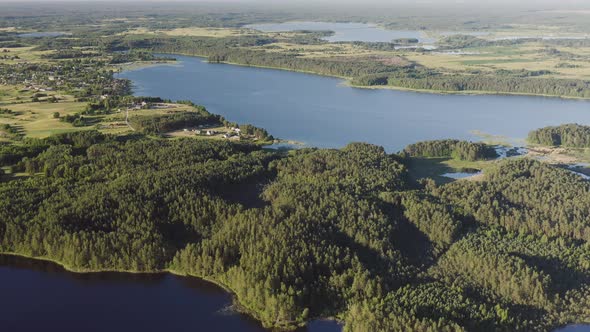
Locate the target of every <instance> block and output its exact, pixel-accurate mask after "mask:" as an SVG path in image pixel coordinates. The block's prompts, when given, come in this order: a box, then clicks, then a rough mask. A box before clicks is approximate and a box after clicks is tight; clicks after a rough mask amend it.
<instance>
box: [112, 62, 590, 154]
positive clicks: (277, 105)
mask: <svg viewBox="0 0 590 332" xmlns="http://www.w3.org/2000/svg"><path fill="white" fill-rule="evenodd" d="M175 57H176V58H177V59H178V60H179V62H178V63H177V64H174V65H170V64H163V65H156V66H150V67H145V68H140V69H135V70H130V71H126V72H123V73H121V74H119V75H118V76H119V77H121V78H128V79H130V80H132V81H133V84H134V93H135V94H136V95H140V96H141V95H144V96H159V97H162V98H169V99H172V100H192V101H193V102H195V103H197V104H201V105H204V106H206V107H207V109H208V110H209V111H211V112H213V113H216V114H221V115H223V116H225V117H226V118H227V119H228V120H231V121H236V122H238V123H250V124H253V125H256V126H259V127H263V128H265V129H267V130H268V131H269V132H270V133H271V134H273V135H274V136H275V137H280V138H283V139H289V140H295V141H299V142H303V143H306V144H308V145H310V146H317V147H342V146H344V145H346V144H347V143H349V142H352V141H363V142H369V143H373V144H378V145H382V146H384V147H385V148H386V150H387V151H389V152H397V151H399V150H401V149H403V148H404V147H405V146H406V145H408V144H410V143H415V142H418V141H422V140H431V139H441V138H456V139H467V140H481V139H482V138H488V139H494V140H496V141H504V142H509V143H512V144H515V145H518V144H522V143H523V140H524V139H525V138H526V136H527V134H528V132H529V131H530V130H533V129H537V128H540V127H544V126H548V125H558V124H563V123H571V122H577V123H580V124H590V101H581V100H565V99H559V98H544V97H529V96H489V95H444V94H430V93H417V92H409V91H396V90H389V89H358V88H351V87H348V86H346V85H344V84H343V83H344V81H343V80H341V79H337V78H331V77H323V76H317V75H309V74H304V73H296V72H289V71H282V70H273V69H261V68H253V67H244V66H235V65H227V64H209V63H207V62H206V61H204V60H203V59H202V58H196V57H184V56H175Z"/></svg>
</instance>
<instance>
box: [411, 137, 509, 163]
mask: <svg viewBox="0 0 590 332" xmlns="http://www.w3.org/2000/svg"><path fill="white" fill-rule="evenodd" d="M403 154H405V155H407V156H410V157H426V158H433V157H451V158H456V159H459V160H467V161H476V160H486V159H493V158H496V157H498V154H497V153H496V150H495V149H494V148H493V147H492V146H489V145H487V144H484V143H479V142H476V143H474V142H467V141H460V140H454V139H445V140H434V141H423V142H418V143H414V144H410V145H408V146H407V147H406V148H405V149H404V151H403Z"/></svg>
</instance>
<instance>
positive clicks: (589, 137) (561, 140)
mask: <svg viewBox="0 0 590 332" xmlns="http://www.w3.org/2000/svg"><path fill="white" fill-rule="evenodd" d="M528 141H529V142H530V143H533V144H540V145H545V146H563V147H570V148H589V147H590V127H589V126H583V125H579V124H576V123H570V124H564V125H560V126H552V127H545V128H540V129H537V130H533V131H531V132H530V133H529V135H528Z"/></svg>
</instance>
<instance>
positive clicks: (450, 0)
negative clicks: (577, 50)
mask: <svg viewBox="0 0 590 332" xmlns="http://www.w3.org/2000/svg"><path fill="white" fill-rule="evenodd" d="M24 2H37V3H64V2H70V3H92V2H111V3H209V4H211V3H216V4H224V3H225V4H263V5H265V4H267V5H273V6H277V5H280V4H282V5H304V4H310V5H311V4H313V5H315V6H318V5H320V6H321V5H332V4H334V5H345V4H349V5H356V6H379V7H388V6H392V7H393V6H396V5H398V6H399V5H410V6H429V5H432V6H441V5H455V6H469V7H477V6H481V7H504V8H506V7H519V8H522V7H526V8H528V9H532V10H534V9H539V10H540V9H562V8H564V9H571V8H573V9H576V8H580V9H590V0H119V1H115V0H0V4H1V3H24Z"/></svg>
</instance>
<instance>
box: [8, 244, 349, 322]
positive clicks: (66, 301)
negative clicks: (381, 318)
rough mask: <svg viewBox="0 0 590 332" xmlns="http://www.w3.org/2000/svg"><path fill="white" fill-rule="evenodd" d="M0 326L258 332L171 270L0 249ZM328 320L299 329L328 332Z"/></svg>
mask: <svg viewBox="0 0 590 332" xmlns="http://www.w3.org/2000/svg"><path fill="white" fill-rule="evenodd" d="M0 279H1V280H2V282H0V294H2V296H1V297H0V313H1V314H0V326H1V327H2V330H3V331H23V332H24V331H40V330H47V331H60V332H69V331H71V332H78V331H86V332H93V331H97V332H98V331H110V332H119V331H120V332H128V331H144V332H149V331H154V332H156V331H157V332H161V331H220V332H234V331H243V332H266V331H267V330H265V329H263V328H262V326H261V325H260V324H259V323H258V322H256V321H254V320H252V319H250V318H249V317H248V316H245V315H242V314H239V313H235V312H233V311H232V310H230V309H228V306H229V305H231V303H232V299H231V296H230V295H229V294H228V293H227V292H225V291H224V290H223V289H221V288H219V287H217V286H215V285H213V284H210V283H208V282H205V281H201V280H200V279H197V278H187V277H179V276H174V275H171V274H126V273H91V274H77V273H70V272H67V271H65V270H64V269H63V268H61V267H59V266H58V265H56V264H53V263H50V262H43V261H36V260H30V259H24V258H19V257H13V256H4V255H0ZM340 330H341V328H340V327H339V326H338V324H336V323H334V322H326V321H316V322H312V323H311V324H310V326H309V327H308V328H307V329H302V330H301V332H303V331H310V332H336V331H340Z"/></svg>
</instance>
